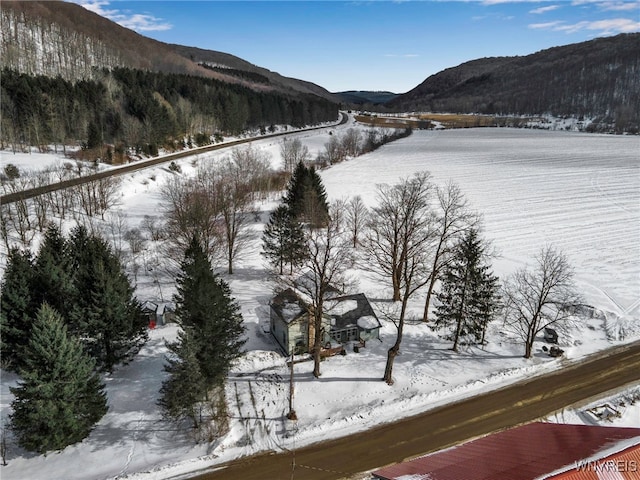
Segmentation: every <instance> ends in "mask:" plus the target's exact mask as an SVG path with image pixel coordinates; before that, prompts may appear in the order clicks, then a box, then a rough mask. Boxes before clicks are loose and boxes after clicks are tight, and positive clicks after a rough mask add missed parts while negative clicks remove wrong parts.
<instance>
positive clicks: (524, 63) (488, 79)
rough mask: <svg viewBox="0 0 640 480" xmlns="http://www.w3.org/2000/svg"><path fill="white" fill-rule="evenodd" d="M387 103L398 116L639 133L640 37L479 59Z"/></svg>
mask: <svg viewBox="0 0 640 480" xmlns="http://www.w3.org/2000/svg"><path fill="white" fill-rule="evenodd" d="M386 105H387V106H388V107H389V108H395V109H396V110H398V111H430V112H457V113H483V114H488V115H494V114H498V115H543V114H551V115H554V116H557V117H562V116H572V117H577V118H580V117H584V118H590V119H591V120H593V128H595V129H596V130H600V131H615V132H629V133H638V131H639V125H640V34H638V33H633V34H623V35H617V36H615V37H605V38H598V39H595V40H592V41H589V42H583V43H578V44H573V45H567V46H563V47H554V48H550V49H547V50H543V51H541V52H538V53H534V54H531V55H527V56H524V57H500V58H485V59H479V60H473V61H471V62H467V63H463V64H461V65H459V66H457V67H454V68H449V69H446V70H443V71H442V72H439V73H437V74H435V75H432V76H431V77H429V78H428V79H426V80H425V81H424V82H423V83H422V84H421V85H419V86H418V87H416V88H415V89H413V90H412V91H410V92H408V93H406V94H404V95H401V96H399V97H397V98H395V99H393V100H391V101H390V102H389V103H387V104H386Z"/></svg>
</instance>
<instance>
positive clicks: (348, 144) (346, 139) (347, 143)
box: [342, 128, 362, 157]
mask: <svg viewBox="0 0 640 480" xmlns="http://www.w3.org/2000/svg"><path fill="white" fill-rule="evenodd" d="M361 143H362V134H361V133H360V130H358V129H356V128H350V129H348V130H347V131H346V132H345V134H344V135H343V137H342V150H343V151H344V153H345V155H349V156H351V157H357V156H358V155H360V151H361Z"/></svg>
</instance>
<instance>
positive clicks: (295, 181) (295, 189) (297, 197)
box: [283, 162, 309, 218]
mask: <svg viewBox="0 0 640 480" xmlns="http://www.w3.org/2000/svg"><path fill="white" fill-rule="evenodd" d="M308 179H309V169H308V168H307V167H306V165H305V164H304V163H303V162H298V164H297V165H296V168H295V169H294V170H293V174H292V175H291V178H290V179H289V184H288V186H287V192H286V194H285V196H284V199H283V201H284V203H285V205H286V206H287V207H288V209H289V212H291V215H292V216H293V217H296V218H297V217H300V216H301V215H302V213H303V212H304V205H303V204H304V196H305V191H306V190H307V189H308Z"/></svg>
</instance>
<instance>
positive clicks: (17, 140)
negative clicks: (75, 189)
mask: <svg viewBox="0 0 640 480" xmlns="http://www.w3.org/2000/svg"><path fill="white" fill-rule="evenodd" d="M0 27H1V35H0V39H1V41H0V55H1V56H2V59H3V69H2V71H1V78H0V94H1V101H0V108H1V112H2V115H1V117H0V118H1V123H2V125H1V128H0V147H1V148H5V147H6V146H11V148H12V149H13V150H20V149H26V148H27V147H29V146H37V147H39V148H41V149H43V150H46V149H48V148H49V146H50V145H54V146H57V145H59V146H62V147H63V148H64V146H65V145H81V146H83V147H84V149H85V150H94V153H93V154H91V155H90V158H101V159H102V160H106V161H111V160H113V161H124V160H125V158H124V157H125V156H126V155H128V152H131V150H132V149H133V150H135V151H136V152H142V153H145V154H150V155H155V154H156V153H157V152H158V149H160V148H165V149H168V150H175V149H182V148H184V147H191V146H194V145H203V144H208V143H211V142H212V141H214V139H220V138H221V136H223V135H230V134H231V135H233V134H238V133H241V132H243V131H246V130H248V129H256V128H259V129H260V130H262V131H266V129H270V128H272V127H274V126H275V125H292V126H294V127H302V126H305V125H312V124H318V123H322V122H328V121H335V120H336V119H337V118H338V103H337V101H336V100H334V98H333V96H332V94H330V93H329V92H327V91H326V90H324V89H322V88H321V87H318V86H314V85H313V84H311V83H309V82H303V81H298V80H295V79H286V78H284V77H282V76H279V75H277V74H274V73H273V72H270V71H268V70H266V69H260V68H259V67H255V66H251V64H249V63H248V62H245V61H244V60H241V59H238V58H237V57H233V56H232V55H227V54H221V53H218V52H208V51H205V50H198V49H192V48H189V47H178V46H172V45H168V44H165V43H161V42H157V41H155V40H152V39H149V38H146V37H143V36H141V35H138V34H137V33H135V32H133V31H131V30H128V29H126V28H123V27H121V26H119V25H117V24H116V23H114V22H112V21H110V20H107V19H106V18H103V17H101V16H99V15H96V14H94V13H92V12H90V11H88V10H85V9H84V8H82V7H80V6H79V5H76V4H73V3H67V2H3V3H2V10H1V11H0ZM183 55H187V56H183ZM196 55H197V58H196ZM249 67H251V68H249ZM105 144H107V145H108V146H109V148H107V149H103V148H102V146H103V145H105Z"/></svg>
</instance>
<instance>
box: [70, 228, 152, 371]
mask: <svg viewBox="0 0 640 480" xmlns="http://www.w3.org/2000/svg"><path fill="white" fill-rule="evenodd" d="M70 254H71V258H72V266H73V268H74V278H73V286H74V292H75V298H74V302H73V305H72V308H71V311H70V312H69V323H70V325H71V326H72V331H73V333H75V334H76V335H78V336H79V337H81V338H83V339H85V341H86V347H87V350H88V352H89V353H90V354H91V355H92V356H93V357H94V358H95V359H96V361H97V364H98V366H99V367H101V368H103V369H107V370H110V369H111V368H113V366H114V365H115V364H117V363H118V362H120V361H122V360H123V359H124V358H126V356H127V355H129V354H130V353H131V351H132V350H134V349H135V348H137V347H139V346H140V345H141V344H142V343H144V341H146V339H147V330H146V327H147V325H146V322H145V321H144V319H143V317H142V315H141V312H140V305H139V303H138V301H137V300H136V298H135V297H134V288H133V286H132V285H131V283H130V282H129V279H128V278H127V276H126V274H125V273H124V270H123V267H122V264H121V263H120V261H119V259H118V257H117V256H116V255H115V254H114V253H113V252H112V251H111V248H110V247H109V245H108V244H107V243H106V242H105V241H104V239H102V238H100V237H98V236H95V235H91V236H90V235H88V234H87V232H86V229H85V228H84V227H78V228H76V229H75V230H74V231H73V232H72V236H71V239H70Z"/></svg>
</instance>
